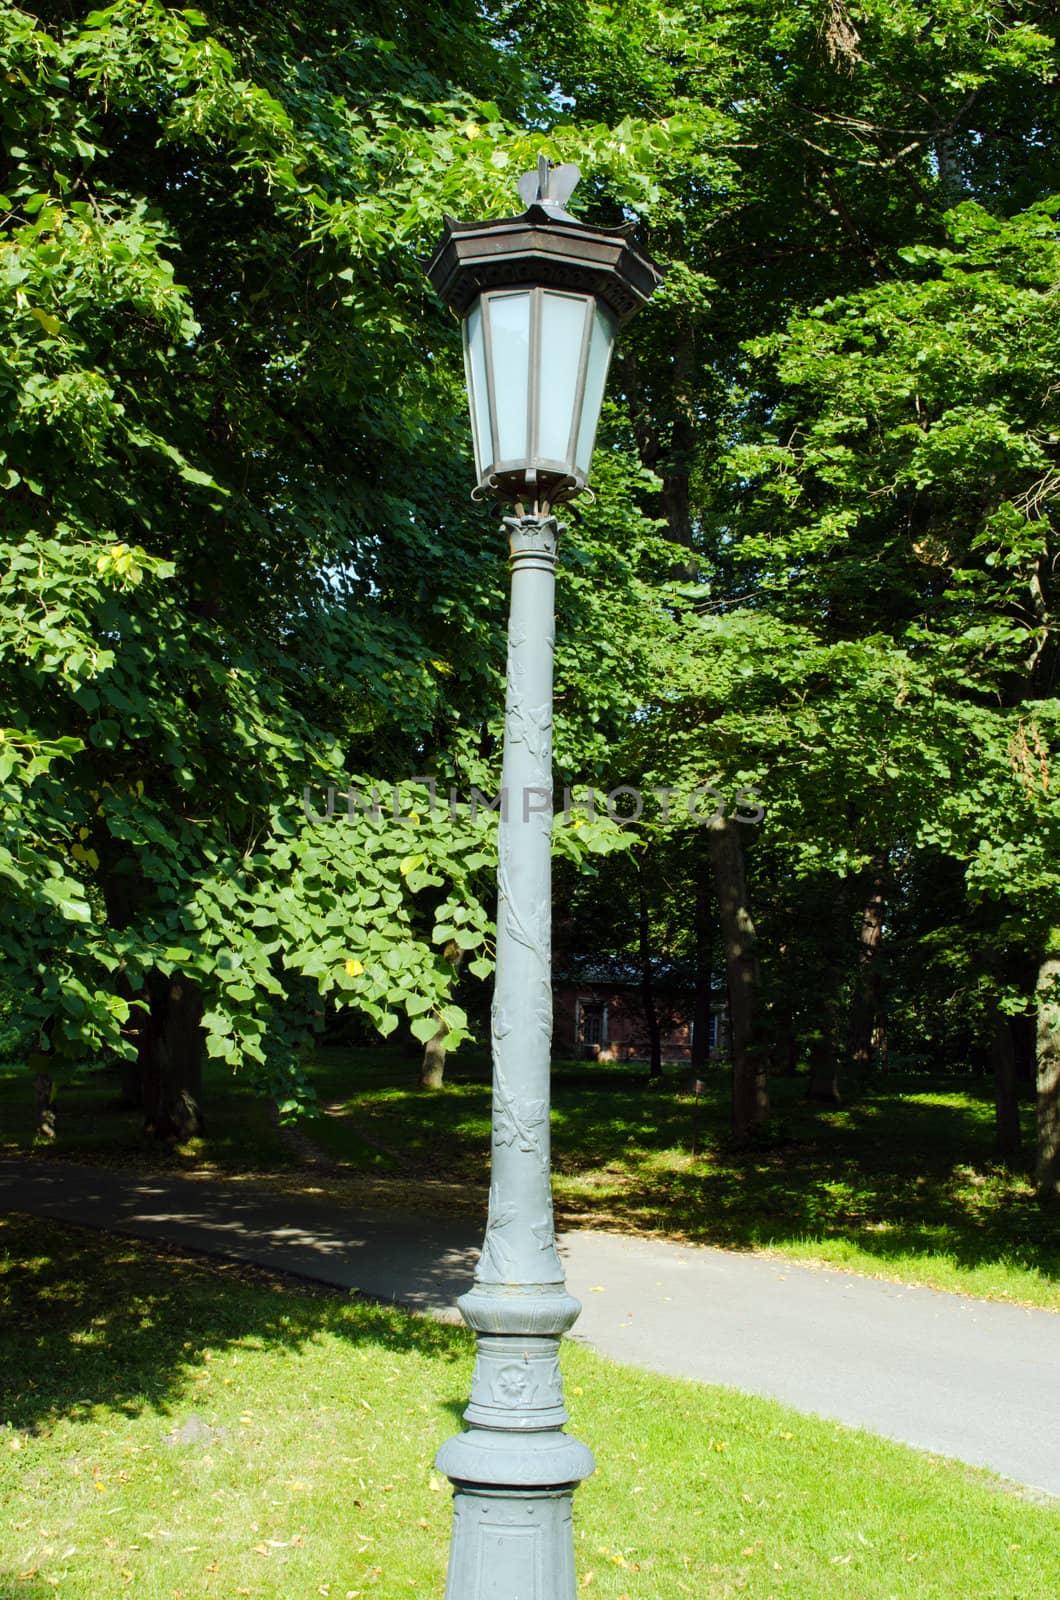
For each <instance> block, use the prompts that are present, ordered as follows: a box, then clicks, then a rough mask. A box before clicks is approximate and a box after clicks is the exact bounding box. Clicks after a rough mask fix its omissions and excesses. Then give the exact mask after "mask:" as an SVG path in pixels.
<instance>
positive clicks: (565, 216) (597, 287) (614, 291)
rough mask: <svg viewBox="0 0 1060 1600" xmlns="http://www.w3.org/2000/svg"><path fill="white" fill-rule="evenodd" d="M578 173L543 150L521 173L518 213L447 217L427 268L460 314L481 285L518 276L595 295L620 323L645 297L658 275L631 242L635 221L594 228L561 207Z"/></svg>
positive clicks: (489, 286) (506, 283)
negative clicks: (522, 205) (533, 166)
mask: <svg viewBox="0 0 1060 1600" xmlns="http://www.w3.org/2000/svg"><path fill="white" fill-rule="evenodd" d="M579 177H580V173H579V171H578V168H577V167H575V166H573V165H572V164H564V165H563V166H559V167H550V166H549V163H548V162H547V161H546V160H545V158H544V157H542V158H541V160H540V161H539V162H538V168H537V171H536V172H532V173H527V174H525V176H524V177H523V178H522V179H520V184H519V187H520V194H521V196H522V198H523V199H524V200H526V201H527V209H526V211H525V212H524V213H523V214H522V216H518V217H495V218H493V219H491V220H490V221H487V222H457V221H456V220H455V219H454V218H453V217H446V219H445V233H444V234H443V236H442V240H441V243H440V244H439V246H438V248H437V250H436V251H435V253H434V256H433V258H432V260H431V262H430V265H429V266H428V268H427V276H428V278H429V279H430V281H431V283H432V284H433V286H434V288H435V289H436V290H437V292H438V294H439V295H440V296H441V298H442V299H443V300H444V301H445V302H446V304H447V305H448V306H450V307H451V308H452V310H453V311H455V312H456V314H457V316H461V317H462V316H464V315H465V313H466V312H467V311H468V309H469V307H470V306H471V305H472V304H473V302H474V300H475V298H476V297H477V296H478V295H479V294H481V293H482V291H483V290H484V289H496V288H501V287H507V286H509V285H512V286H514V285H518V284H534V285H538V286H541V287H543V288H557V289H571V290H574V291H575V292H576V293H579V294H591V295H595V296H596V298H597V299H598V300H600V301H602V302H603V304H604V305H606V306H608V307H610V309H611V310H612V311H613V312H614V314H615V316H616V317H617V319H618V321H619V324H621V323H623V322H625V321H626V319H627V318H628V317H631V316H632V315H633V313H634V311H636V310H638V309H639V307H640V306H642V305H644V304H645V303H646V302H647V301H648V300H650V298H651V296H652V294H653V293H654V292H655V290H656V289H657V288H658V286H659V284H660V283H661V282H662V277H663V275H662V272H661V271H660V270H659V268H658V267H657V266H656V265H655V263H654V262H653V261H652V260H651V259H650V258H649V257H648V256H646V255H644V254H643V253H642V252H640V251H638V250H637V249H635V248H634V246H633V244H632V243H631V241H630V238H629V235H630V233H631V231H632V227H633V225H632V223H630V224H627V225H625V226H623V227H620V228H597V227H594V226H593V225H592V224H590V223H585V222H579V221H578V219H577V217H573V216H571V214H570V212H569V211H568V210H567V209H566V202H567V200H568V199H569V197H570V195H571V193H572V191H573V189H574V186H575V184H576V183H577V182H578V179H579ZM535 191H536V192H535Z"/></svg>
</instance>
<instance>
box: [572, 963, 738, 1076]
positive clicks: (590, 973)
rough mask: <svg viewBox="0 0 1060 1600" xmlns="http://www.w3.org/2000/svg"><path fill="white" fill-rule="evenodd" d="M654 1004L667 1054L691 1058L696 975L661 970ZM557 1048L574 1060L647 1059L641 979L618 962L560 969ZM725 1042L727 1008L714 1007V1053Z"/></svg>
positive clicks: (672, 1057) (711, 1045) (673, 1059)
mask: <svg viewBox="0 0 1060 1600" xmlns="http://www.w3.org/2000/svg"><path fill="white" fill-rule="evenodd" d="M654 989H655V1009H656V1012H657V1014H658V1018H659V1031H660V1034H661V1036H662V1058H663V1060H664V1061H669V1062H682V1061H685V1062H687V1061H689V1060H691V1053H692V1015H693V995H692V984H691V980H685V979H683V978H682V977H680V976H675V975H661V976H658V977H656V978H655V979H654ZM552 1004H553V1013H554V1023H553V1030H552V1052H553V1054H554V1055H556V1056H561V1057H567V1058H568V1059H575V1060H582V1061H585V1060H596V1061H647V1060H648V1056H649V1046H648V1026H647V1023H646V1021H645V1018H644V1004H643V1000H642V996H641V984H640V979H639V977H637V976H636V975H635V974H634V973H633V972H632V971H631V970H627V969H624V968H622V967H621V966H619V965H615V966H609V967H604V966H603V965H601V966H598V967H586V968H584V969H583V970H582V971H581V972H579V973H577V974H574V973H564V972H558V973H557V974H556V976H555V978H554V979H553V983H552ZM724 1045H725V1019H724V1007H723V1006H721V1005H719V1006H717V1007H716V1008H715V1007H712V1008H711V1019H710V1041H709V1053H710V1055H711V1056H713V1055H715V1053H717V1052H718V1051H719V1050H721V1049H723V1048H724Z"/></svg>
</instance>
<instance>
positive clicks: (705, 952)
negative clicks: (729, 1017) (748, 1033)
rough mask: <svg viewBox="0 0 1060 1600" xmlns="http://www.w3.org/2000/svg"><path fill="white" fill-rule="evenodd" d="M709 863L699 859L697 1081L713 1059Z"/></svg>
mask: <svg viewBox="0 0 1060 1600" xmlns="http://www.w3.org/2000/svg"><path fill="white" fill-rule="evenodd" d="M709 868H710V863H709V860H700V859H698V858H697V860H696V864H695V874H696V909H695V939H696V974H695V992H694V998H693V1004H692V1047H691V1051H690V1057H691V1063H690V1064H691V1067H692V1076H693V1077H694V1078H698V1077H699V1076H700V1074H701V1073H702V1072H703V1070H704V1068H705V1067H706V1065H707V1063H708V1062H709V1060H710V1011H711V997H712V978H713V974H712V973H711V956H712V953H713V952H712V946H713V935H714V925H713V919H712V918H711V914H710V912H711V905H710V899H711V892H712V891H711V884H710V875H709Z"/></svg>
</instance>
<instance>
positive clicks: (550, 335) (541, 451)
mask: <svg viewBox="0 0 1060 1600" xmlns="http://www.w3.org/2000/svg"><path fill="white" fill-rule="evenodd" d="M591 304H592V302H591V301H589V300H587V299H586V298H585V297H584V296H583V295H570V294H553V293H550V292H549V291H548V290H545V291H544V292H543V293H542V295H541V364H540V373H541V379H540V384H539V387H538V418H537V451H536V455H537V458H538V460H540V461H557V462H563V463H567V462H569V460H570V447H571V436H572V434H573V431H574V408H575V405H576V404H577V399H578V374H579V372H580V371H581V363H582V347H583V344H584V335H585V322H586V317H587V314H588V312H589V308H590V306H591Z"/></svg>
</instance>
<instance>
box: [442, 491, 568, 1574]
mask: <svg viewBox="0 0 1060 1600" xmlns="http://www.w3.org/2000/svg"><path fill="white" fill-rule="evenodd" d="M505 526H506V528H507V529H508V532H509V535H510V539H511V566H512V594H511V614H510V618H509V626H508V684H507V698H506V703H505V725H504V762H503V768H502V776H501V786H502V799H501V815H500V821H499V825H498V843H497V850H498V865H497V883H498V904H497V972H496V981H495V986H494V997H493V1016H492V1039H493V1128H492V1155H491V1163H492V1164H491V1174H490V1178H491V1182H490V1200H489V1216H488V1220H487V1224H486V1237H485V1240H484V1242H483V1246H482V1254H481V1257H480V1260H479V1264H478V1268H477V1270H476V1273H475V1283H474V1287H473V1288H472V1289H471V1290H470V1291H469V1293H468V1294H466V1295H464V1296H463V1297H462V1299H461V1300H460V1302H459V1304H460V1310H461V1313H462V1315H463V1317H464V1320H465V1322H466V1323H467V1324H468V1326H469V1327H471V1328H473V1329H474V1331H475V1333H476V1335H477V1341H478V1351H477V1359H476V1363H475V1373H474V1377H473V1379H472V1386H471V1401H470V1404H469V1406H468V1408H467V1411H466V1412H465V1413H464V1417H465V1420H466V1421H467V1422H468V1424H469V1428H468V1431H467V1432H466V1433H462V1434H458V1435H457V1436H456V1437H455V1438H453V1439H450V1440H448V1441H447V1443H446V1444H444V1445H443V1446H442V1449H441V1451H440V1452H439V1455H438V1463H437V1464H438V1467H439V1469H440V1470H441V1471H442V1472H444V1473H446V1474H447V1476H448V1477H449V1478H451V1479H452V1481H453V1487H454V1521H453V1539H452V1547H451V1551H450V1558H449V1580H448V1584H447V1586H446V1591H445V1592H446V1600H574V1594H575V1581H574V1543H573V1530H572V1526H571V1500H572V1496H573V1493H574V1489H575V1488H576V1487H577V1485H578V1483H580V1482H581V1480H582V1479H583V1478H585V1477H588V1475H589V1474H590V1473H591V1472H592V1471H593V1468H594V1462H593V1458H592V1454H591V1453H590V1451H589V1450H588V1449H587V1448H586V1447H585V1446H584V1445H583V1444H580V1443H579V1442H578V1441H577V1440H575V1439H571V1438H569V1437H568V1436H567V1435H566V1434H564V1433H563V1432H562V1427H563V1424H564V1422H566V1421H567V1412H566V1410H565V1408H564V1405H563V1383H562V1378H561V1376H560V1369H559V1343H560V1339H561V1338H562V1336H563V1334H564V1333H565V1332H566V1330H567V1329H568V1328H569V1327H571V1325H572V1324H573V1322H574V1320H575V1318H576V1317H577V1315H578V1312H579V1311H580V1310H581V1307H580V1306H579V1304H578V1302H577V1300H575V1299H574V1298H573V1297H572V1296H571V1295H569V1294H568V1293H567V1290H566V1286H565V1283H564V1275H563V1267H562V1265H561V1263H560V1259H559V1256H558V1254H557V1252H556V1239H555V1229H554V1225H553V1216H552V1186H551V1172H550V1159H549V1099H550V1093H549V1090H550V1078H549V1074H550V1046H551V1038H552V985H551V942H552V941H551V925H552V893H551V836H552V657H553V641H554V615H555V569H556V546H557V542H558V537H559V531H560V530H559V526H558V524H557V523H556V521H555V519H554V518H552V517H508V518H506V519H505Z"/></svg>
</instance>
